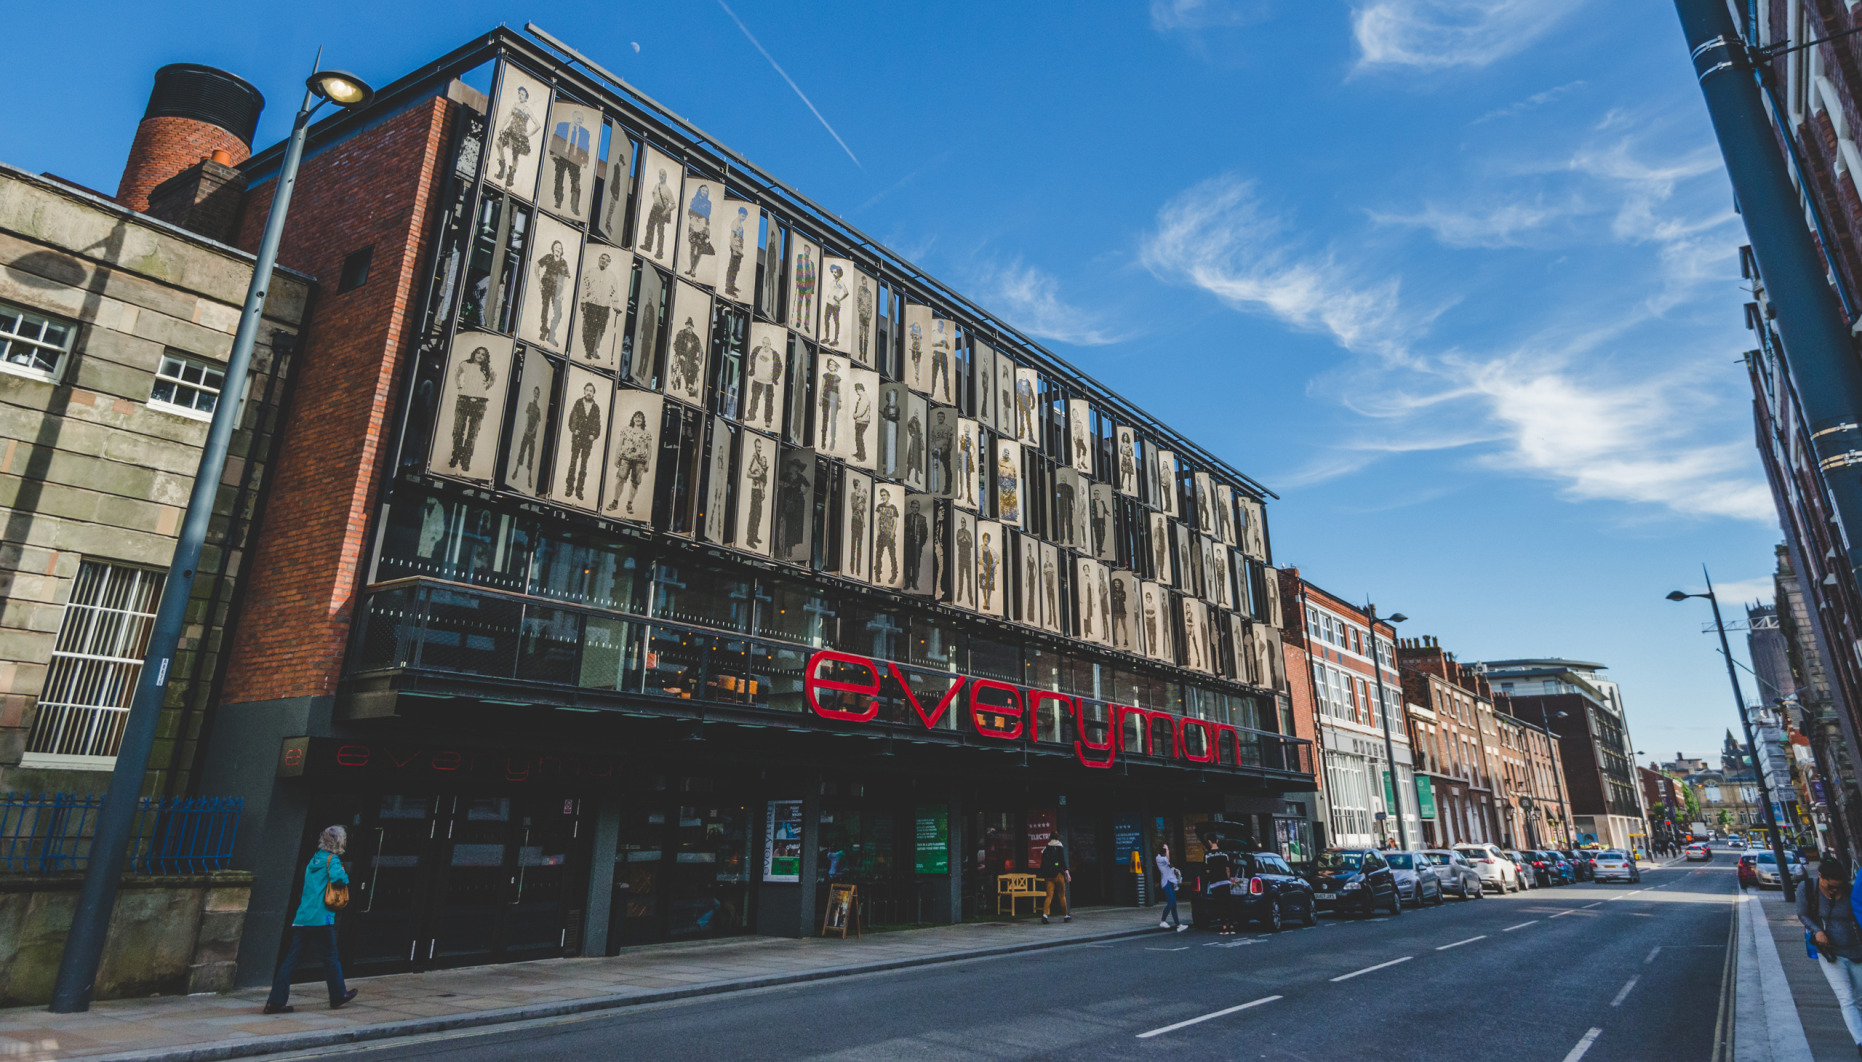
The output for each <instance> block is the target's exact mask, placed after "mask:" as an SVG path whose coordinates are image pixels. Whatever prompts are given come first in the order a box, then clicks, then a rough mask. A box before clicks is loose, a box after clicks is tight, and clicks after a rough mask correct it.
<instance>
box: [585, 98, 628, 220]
mask: <svg viewBox="0 0 1862 1062" xmlns="http://www.w3.org/2000/svg"><path fill="white" fill-rule="evenodd" d="M633 183H634V142H633V141H632V140H629V139H628V138H627V132H626V131H625V130H623V129H622V128H621V127H620V126H618V125H615V124H614V123H613V122H609V123H608V155H607V157H606V158H604V159H602V160H601V204H600V205H599V206H598V207H596V208H595V216H594V218H593V219H592V220H591V221H590V224H591V225H592V226H593V228H594V230H595V235H597V236H599V237H601V238H602V239H604V240H606V241H608V242H609V243H611V244H614V245H615V246H617V247H619V246H621V245H622V244H624V243H626V242H627V239H626V233H625V232H623V231H622V230H623V229H625V228H626V227H627V196H628V193H629V192H630V191H631V190H632V188H633Z"/></svg>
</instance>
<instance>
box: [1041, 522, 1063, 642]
mask: <svg viewBox="0 0 1862 1062" xmlns="http://www.w3.org/2000/svg"><path fill="white" fill-rule="evenodd" d="M1066 627H1067V601H1066V598H1065V596H1064V595H1063V594H1062V593H1061V586H1060V549H1059V548H1058V547H1056V546H1055V545H1054V544H1053V543H1052V542H1043V543H1041V629H1042V630H1047V631H1052V632H1053V633H1055V634H1064V633H1066Z"/></svg>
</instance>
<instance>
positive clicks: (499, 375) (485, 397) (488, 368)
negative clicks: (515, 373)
mask: <svg viewBox="0 0 1862 1062" xmlns="http://www.w3.org/2000/svg"><path fill="white" fill-rule="evenodd" d="M511 350H512V346H511V340H510V339H509V337H506V336H500V335H494V334H493V333H490V332H460V333H458V334H457V335H455V336H454V337H453V345H452V350H451V351H450V353H449V354H448V356H447V359H446V375H445V376H444V377H443V378H442V380H441V384H440V402H439V408H438V409H437V410H436V411H435V414H436V415H435V423H434V426H433V449H432V452H431V453H430V455H429V457H428V463H427V467H428V468H429V469H430V470H432V471H433V472H434V473H436V474H438V475H442V476H450V477H453V478H455V479H467V480H472V481H474V482H478V483H490V482H491V481H492V479H493V478H494V477H495V476H496V475H497V472H498V454H497V450H498V429H499V428H500V426H502V425H503V423H504V401H505V393H506V391H507V390H509V388H510V386H511ZM539 360H541V359H540V358H539ZM543 404H544V406H545V407H546V408H547V407H548V405H549V396H548V395H547V394H545V395H544V396H543Z"/></svg>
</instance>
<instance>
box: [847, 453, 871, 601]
mask: <svg viewBox="0 0 1862 1062" xmlns="http://www.w3.org/2000/svg"><path fill="white" fill-rule="evenodd" d="M841 491H842V496H841V497H842V504H841V525H840V573H841V574H842V575H844V576H846V577H847V578H849V579H858V580H860V581H861V582H869V581H870V578H871V577H870V576H869V575H868V569H869V567H870V563H871V560H872V554H871V552H870V544H869V543H868V531H869V529H870V527H871V523H870V521H871V519H872V515H873V477H871V476H868V475H864V474H862V473H859V472H854V471H852V470H849V471H848V472H847V474H846V476H845V477H844V478H843V479H842V480H841Z"/></svg>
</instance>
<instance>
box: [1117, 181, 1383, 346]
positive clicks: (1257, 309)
mask: <svg viewBox="0 0 1862 1062" xmlns="http://www.w3.org/2000/svg"><path fill="white" fill-rule="evenodd" d="M1141 260H1142V261H1143V262H1144V265H1145V267H1146V268H1148V269H1149V270H1150V271H1151V272H1152V273H1154V274H1156V275H1157V276H1159V277H1161V278H1164V279H1168V280H1187V281H1188V282H1189V283H1191V284H1194V285H1195V286H1196V287H1199V288H1202V289H1203V290H1205V291H1208V292H1210V293H1211V294H1213V295H1215V296H1216V297H1217V298H1220V299H1221V300H1222V301H1223V302H1225V303H1227V304H1228V305H1230V306H1232V307H1234V308H1235V309H1237V310H1241V311H1244V312H1247V313H1257V314H1265V315H1268V316H1271V317H1275V318H1278V319H1279V320H1281V321H1284V322H1286V323H1287V324H1290V325H1292V326H1293V327H1295V328H1298V329H1300V330H1302V331H1306V332H1319V333H1325V334H1329V335H1330V336H1331V337H1332V338H1333V340H1335V341H1336V342H1337V343H1338V344H1339V345H1340V346H1342V347H1344V348H1345V349H1347V350H1350V351H1354V352H1376V353H1382V354H1387V355H1395V354H1398V353H1400V352H1401V351H1402V350H1403V348H1404V339H1405V334H1406V333H1407V332H1408V331H1410V330H1411V329H1412V328H1413V327H1414V326H1413V323H1412V322H1409V321H1405V320H1403V319H1401V317H1400V315H1399V305H1400V304H1399V300H1398V293H1399V289H1400V287H1401V285H1400V283H1399V282H1398V281H1397V280H1396V279H1394V278H1389V279H1381V280H1365V279H1362V278H1360V277H1358V276H1355V275H1354V271H1353V270H1351V269H1349V268H1347V267H1345V266H1343V265H1341V264H1340V263H1339V261H1338V259H1337V258H1336V257H1335V256H1334V255H1332V254H1329V253H1303V252H1302V251H1301V250H1300V249H1299V248H1298V247H1296V246H1295V245H1294V244H1293V243H1292V242H1291V241H1290V239H1289V237H1288V233H1287V224H1286V222H1285V221H1284V220H1283V219H1281V218H1279V217H1277V216H1275V215H1273V214H1270V213H1269V212H1267V211H1265V210H1263V209H1262V207H1261V205H1260V203H1259V201H1258V199H1257V197H1256V194H1255V188H1254V185H1253V184H1252V183H1251V182H1249V181H1246V180H1243V179H1241V178H1239V177H1236V176H1233V175H1225V176H1221V177H1213V178H1210V179H1209V180H1206V181H1203V182H1201V183H1200V184H1197V185H1196V186H1194V187H1192V188H1190V189H1188V190H1186V191H1184V192H1182V193H1181V194H1179V195H1177V196H1176V197H1175V198H1173V199H1171V200H1170V202H1168V203H1166V204H1165V205H1164V208H1163V209H1162V210H1161V211H1159V212H1158V216H1157V229H1156V231H1155V232H1153V233H1152V234H1151V236H1150V238H1149V239H1147V240H1146V241H1145V243H1144V247H1143V250H1142V252H1141Z"/></svg>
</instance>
